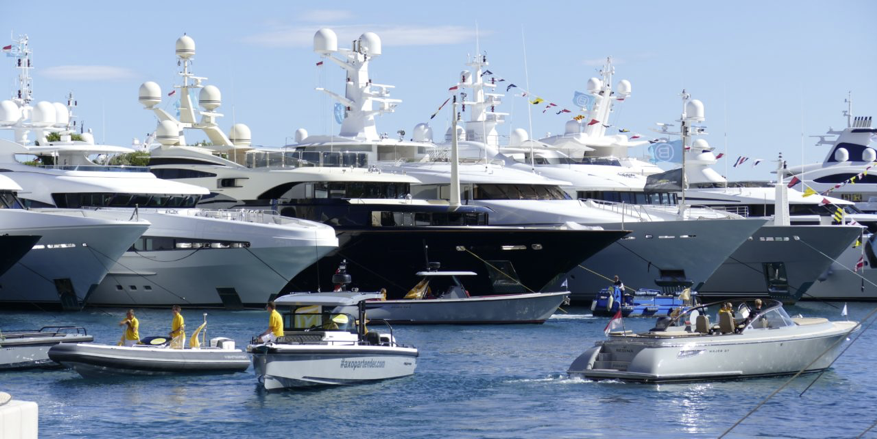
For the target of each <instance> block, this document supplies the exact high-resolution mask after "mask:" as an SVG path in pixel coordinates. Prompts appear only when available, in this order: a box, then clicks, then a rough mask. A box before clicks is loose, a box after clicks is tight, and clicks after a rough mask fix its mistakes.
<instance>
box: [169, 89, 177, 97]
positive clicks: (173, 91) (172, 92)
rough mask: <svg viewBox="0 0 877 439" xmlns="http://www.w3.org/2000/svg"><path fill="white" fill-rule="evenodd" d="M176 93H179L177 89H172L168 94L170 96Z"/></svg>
mask: <svg viewBox="0 0 877 439" xmlns="http://www.w3.org/2000/svg"><path fill="white" fill-rule="evenodd" d="M176 93H177V91H176V90H171V92H170V93H168V94H167V95H168V96H173V95H175V94H176Z"/></svg>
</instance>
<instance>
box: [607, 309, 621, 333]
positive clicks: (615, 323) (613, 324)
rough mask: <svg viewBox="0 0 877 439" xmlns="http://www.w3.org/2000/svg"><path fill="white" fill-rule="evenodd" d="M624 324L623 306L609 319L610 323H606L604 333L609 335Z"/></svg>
mask: <svg viewBox="0 0 877 439" xmlns="http://www.w3.org/2000/svg"><path fill="white" fill-rule="evenodd" d="M622 327H623V325H622V323H621V308H618V312H617V313H615V315H614V316H612V318H611V319H610V320H609V324H608V325H606V329H604V330H603V333H604V334H606V335H609V333H610V332H612V331H614V330H616V329H618V328H622Z"/></svg>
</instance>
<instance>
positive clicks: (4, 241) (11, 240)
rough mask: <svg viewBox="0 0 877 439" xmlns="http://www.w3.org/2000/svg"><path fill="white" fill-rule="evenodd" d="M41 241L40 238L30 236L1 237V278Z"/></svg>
mask: <svg viewBox="0 0 877 439" xmlns="http://www.w3.org/2000/svg"><path fill="white" fill-rule="evenodd" d="M39 240H40V237H39V236H30V235H22V236H10V235H4V236H0V276H2V275H3V273H6V270H9V269H10V268H12V266H13V265H15V263H16V262H18V260H19V259H21V258H22V257H23V256H24V255H26V254H27V252H29V251H30V249H32V248H33V246H34V244H36V243H37V241H39Z"/></svg>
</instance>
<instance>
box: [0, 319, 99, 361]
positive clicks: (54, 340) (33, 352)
mask: <svg viewBox="0 0 877 439" xmlns="http://www.w3.org/2000/svg"><path fill="white" fill-rule="evenodd" d="M93 340H94V337H93V336H91V335H88V332H87V331H86V330H85V328H81V327H77V326H44V327H42V328H40V329H34V330H13V331H0V370H3V369H27V368H32V367H57V366H59V365H58V363H55V362H54V361H52V360H50V359H49V348H51V347H52V346H55V345H58V344H60V343H87V342H90V341H93Z"/></svg>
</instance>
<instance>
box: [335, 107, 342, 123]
mask: <svg viewBox="0 0 877 439" xmlns="http://www.w3.org/2000/svg"><path fill="white" fill-rule="evenodd" d="M335 122H338V123H339V124H340V123H341V122H344V106H343V105H341V104H339V103H337V102H336V103H335Z"/></svg>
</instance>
